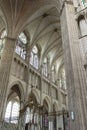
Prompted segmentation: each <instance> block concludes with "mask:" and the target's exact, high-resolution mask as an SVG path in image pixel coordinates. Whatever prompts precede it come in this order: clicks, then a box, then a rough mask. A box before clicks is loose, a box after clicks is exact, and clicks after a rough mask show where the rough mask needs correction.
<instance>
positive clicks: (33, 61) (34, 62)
mask: <svg viewBox="0 0 87 130" xmlns="http://www.w3.org/2000/svg"><path fill="white" fill-rule="evenodd" d="M38 62H39V59H38V49H37V47H36V46H34V47H33V49H32V51H31V57H30V64H31V65H32V66H33V67H34V68H36V69H38V65H39V63H38Z"/></svg>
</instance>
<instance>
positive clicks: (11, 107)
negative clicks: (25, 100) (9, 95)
mask: <svg viewBox="0 0 87 130" xmlns="http://www.w3.org/2000/svg"><path fill="white" fill-rule="evenodd" d="M19 109H20V105H19V103H18V102H12V101H10V102H9V103H8V105H7V108H6V113H5V121H6V122H11V123H17V122H18V116H19Z"/></svg>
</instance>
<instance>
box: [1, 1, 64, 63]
mask: <svg viewBox="0 0 87 130" xmlns="http://www.w3.org/2000/svg"><path fill="white" fill-rule="evenodd" d="M61 7H62V0H0V8H1V11H0V16H1V17H0V30H1V28H4V27H6V28H7V31H8V35H9V36H10V37H16V36H18V34H19V33H20V32H22V31H25V32H26V34H27V35H28V37H29V40H30V42H29V43H30V45H31V48H32V47H33V46H34V45H36V44H37V45H38V46H40V48H41V60H43V58H44V57H46V56H48V57H50V59H51V60H50V63H51V64H52V63H55V62H56V63H58V64H59V62H61V63H62V55H63V50H62V40H61V26H60V14H59V11H60V9H61ZM2 12H3V14H2ZM2 19H3V20H2ZM2 21H4V22H2ZM3 23H5V24H4V25H3Z"/></svg>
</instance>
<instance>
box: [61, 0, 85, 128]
mask: <svg viewBox="0 0 87 130" xmlns="http://www.w3.org/2000/svg"><path fill="white" fill-rule="evenodd" d="M60 19H61V31H62V42H63V50H64V63H65V71H66V81H67V89H68V101H69V116H70V130H86V129H87V101H86V94H87V90H86V86H87V85H86V78H85V73H84V66H83V64H82V59H81V58H82V57H81V54H80V48H79V39H78V29H77V23H76V21H75V12H74V6H73V3H72V2H71V1H66V2H65V3H64V6H63V9H62V11H61V17H60ZM71 113H73V114H74V115H73V116H74V120H72V118H71Z"/></svg>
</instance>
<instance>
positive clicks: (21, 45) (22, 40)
mask: <svg viewBox="0 0 87 130" xmlns="http://www.w3.org/2000/svg"><path fill="white" fill-rule="evenodd" d="M26 44H27V37H26V35H25V34H24V33H23V32H22V33H21V34H20V35H19V37H18V41H17V45H16V49H15V52H16V53H17V54H18V55H19V56H20V57H21V58H22V59H24V60H25V58H26Z"/></svg>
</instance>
